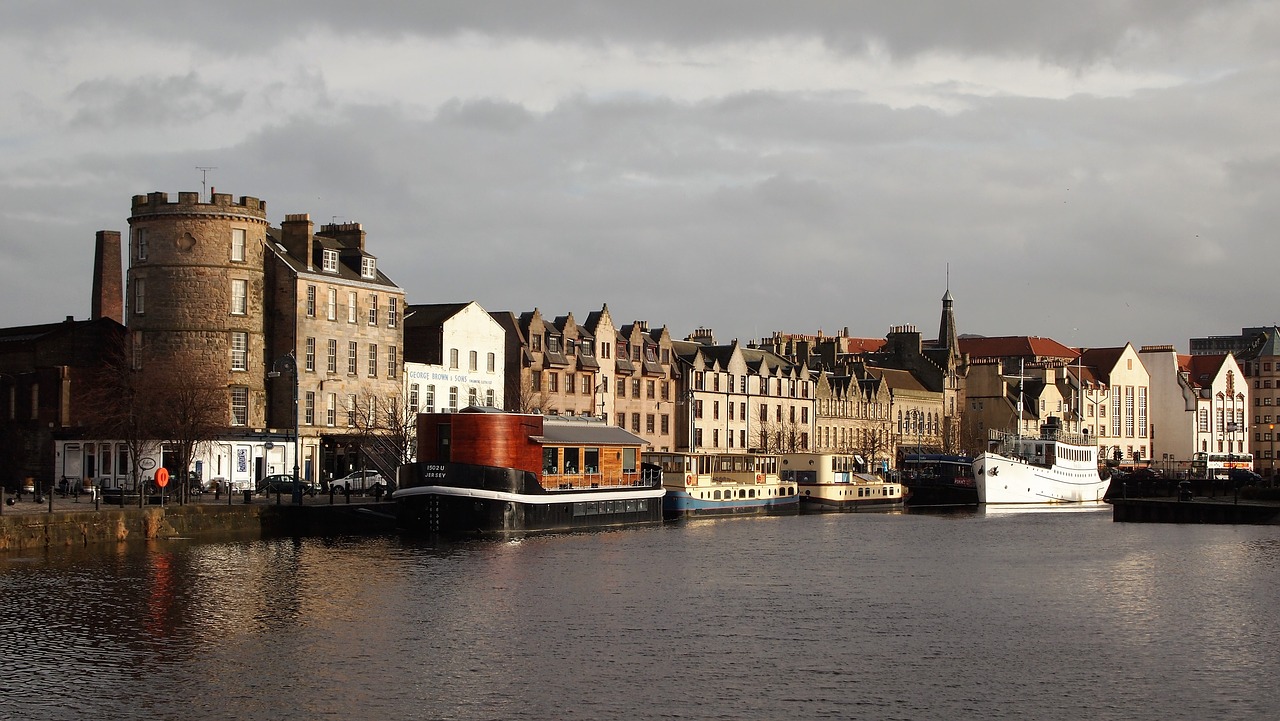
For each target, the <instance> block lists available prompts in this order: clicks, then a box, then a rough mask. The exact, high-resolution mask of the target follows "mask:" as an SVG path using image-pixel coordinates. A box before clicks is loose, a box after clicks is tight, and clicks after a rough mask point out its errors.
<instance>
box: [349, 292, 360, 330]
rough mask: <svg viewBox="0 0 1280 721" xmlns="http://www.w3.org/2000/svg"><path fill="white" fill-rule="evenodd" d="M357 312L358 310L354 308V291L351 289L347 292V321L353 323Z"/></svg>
mask: <svg viewBox="0 0 1280 721" xmlns="http://www.w3.org/2000/svg"><path fill="white" fill-rule="evenodd" d="M357 313H358V311H357V309H356V292H355V291H354V290H353V291H351V292H350V293H347V322H348V323H355V322H356V318H357V317H358V316H357Z"/></svg>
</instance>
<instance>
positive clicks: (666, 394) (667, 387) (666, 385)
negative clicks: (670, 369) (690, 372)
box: [662, 381, 671, 401]
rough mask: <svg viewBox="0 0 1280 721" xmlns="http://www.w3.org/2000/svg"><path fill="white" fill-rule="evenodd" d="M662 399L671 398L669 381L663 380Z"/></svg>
mask: <svg viewBox="0 0 1280 721" xmlns="http://www.w3.org/2000/svg"><path fill="white" fill-rule="evenodd" d="M662 400H664V401H666V400H671V383H670V382H669V381H663V382H662Z"/></svg>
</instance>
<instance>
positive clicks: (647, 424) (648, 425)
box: [644, 413, 654, 435]
mask: <svg viewBox="0 0 1280 721" xmlns="http://www.w3.org/2000/svg"><path fill="white" fill-rule="evenodd" d="M653 420H654V419H653V414H652V413H649V414H648V415H646V416H645V417H644V432H645V433H648V434H649V435H653Z"/></svg>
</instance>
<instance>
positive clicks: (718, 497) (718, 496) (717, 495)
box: [712, 491, 720, 501]
mask: <svg viewBox="0 0 1280 721" xmlns="http://www.w3.org/2000/svg"><path fill="white" fill-rule="evenodd" d="M712 498H714V499H715V500H717V501H718V500H720V491H716V492H715V495H713V496H712Z"/></svg>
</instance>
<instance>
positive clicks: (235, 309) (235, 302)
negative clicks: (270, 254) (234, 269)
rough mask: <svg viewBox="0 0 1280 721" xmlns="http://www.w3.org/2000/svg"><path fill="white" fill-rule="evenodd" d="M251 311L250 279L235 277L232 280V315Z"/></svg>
mask: <svg viewBox="0 0 1280 721" xmlns="http://www.w3.org/2000/svg"><path fill="white" fill-rule="evenodd" d="M248 312H249V281H247V280H244V279H240V278H237V279H233V280H232V281H231V315H244V314H245V313H248Z"/></svg>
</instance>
